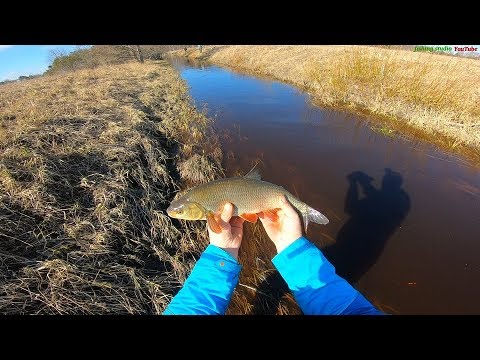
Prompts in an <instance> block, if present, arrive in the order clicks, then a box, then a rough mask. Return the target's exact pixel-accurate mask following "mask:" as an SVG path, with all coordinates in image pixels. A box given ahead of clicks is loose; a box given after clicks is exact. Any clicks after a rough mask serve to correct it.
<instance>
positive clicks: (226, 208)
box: [220, 203, 233, 223]
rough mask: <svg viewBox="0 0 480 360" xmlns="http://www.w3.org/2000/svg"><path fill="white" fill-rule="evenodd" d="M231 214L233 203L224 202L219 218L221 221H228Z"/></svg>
mask: <svg viewBox="0 0 480 360" xmlns="http://www.w3.org/2000/svg"><path fill="white" fill-rule="evenodd" d="M232 215H233V205H232V204H231V203H226V204H225V205H223V209H222V213H221V214H220V218H221V219H222V221H224V222H226V223H228V222H229V221H230V219H231V218H232Z"/></svg>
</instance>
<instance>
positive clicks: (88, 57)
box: [45, 45, 190, 74]
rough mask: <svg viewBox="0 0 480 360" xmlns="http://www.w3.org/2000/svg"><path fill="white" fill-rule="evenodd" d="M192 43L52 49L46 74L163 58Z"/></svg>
mask: <svg viewBox="0 0 480 360" xmlns="http://www.w3.org/2000/svg"><path fill="white" fill-rule="evenodd" d="M185 46H190V45H93V46H91V47H78V48H77V49H76V50H75V51H73V52H71V53H67V52H65V51H64V50H61V49H53V50H51V51H50V54H49V57H50V59H49V60H50V63H51V65H50V66H49V68H48V70H47V71H46V72H45V74H55V73H59V72H64V71H74V70H78V69H85V68H90V69H91V68H95V67H97V66H100V65H106V64H121V63H125V62H129V61H138V62H144V61H145V60H161V59H163V57H164V54H165V53H166V52H168V51H171V50H177V49H183V48H184V47H185Z"/></svg>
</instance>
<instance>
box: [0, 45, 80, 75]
mask: <svg viewBox="0 0 480 360" xmlns="http://www.w3.org/2000/svg"><path fill="white" fill-rule="evenodd" d="M57 48H60V49H65V50H66V51H68V52H70V51H72V50H75V48H76V46H75V45H0V81H3V80H6V79H9V80H12V79H16V78H18V77H19V76H21V75H33V74H40V73H43V72H44V71H45V70H47V69H48V65H50V63H49V59H48V54H49V51H50V50H52V49H57Z"/></svg>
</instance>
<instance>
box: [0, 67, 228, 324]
mask: <svg viewBox="0 0 480 360" xmlns="http://www.w3.org/2000/svg"><path fill="white" fill-rule="evenodd" d="M209 129H210V120H209V119H208V118H207V117H206V116H205V115H204V114H202V113H200V112H198V111H197V110H196V109H195V108H194V107H193V106H192V105H191V102H190V98H189V96H188V91H187V87H186V85H185V83H184V82H183V81H182V80H181V79H180V78H179V76H178V74H177V73H176V72H175V71H174V70H173V68H171V67H170V66H169V65H168V64H167V63H166V62H156V63H146V64H139V63H129V64H123V65H116V66H103V67H99V68H96V69H91V70H80V71H77V72H73V73H68V74H64V75H52V76H44V77H40V78H36V79H32V80H27V81H22V82H19V83H10V84H6V85H2V86H1V87H0V186H1V187H0V313H3V314H19V313H27V314H47V313H48V314H52V313H55V314H97V313H116V314H119V313H130V314H134V313H153V314H158V313H161V312H162V311H163V309H164V307H165V306H166V304H167V303H168V301H169V300H170V298H171V297H172V296H173V295H174V294H175V293H176V292H177V291H178V289H179V288H180V286H181V284H182V283H183V281H184V280H185V278H186V276H188V274H189V272H190V270H191V268H192V267H193V265H194V263H195V259H196V258H198V256H199V254H200V253H201V251H202V250H203V249H204V248H205V246H206V244H207V242H208V241H207V239H206V236H205V235H206V232H205V229H204V224H203V223H186V222H179V221H176V220H175V221H172V219H170V218H169V217H168V216H167V215H166V213H165V209H166V207H167V206H168V204H169V203H170V201H171V200H172V198H173V197H174V196H175V195H176V193H177V192H178V190H179V189H180V188H184V187H188V186H191V185H194V184H198V183H202V182H206V181H208V180H211V179H212V178H213V177H216V176H219V175H220V174H221V170H220V169H221V150H220V149H219V147H218V144H217V141H216V138H215V136H213V134H212V132H211V131H210V130H209Z"/></svg>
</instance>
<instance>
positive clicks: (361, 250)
mask: <svg viewBox="0 0 480 360" xmlns="http://www.w3.org/2000/svg"><path fill="white" fill-rule="evenodd" d="M347 180H348V182H349V188H348V191H347V195H346V197H345V212H346V213H347V214H349V215H350V218H349V219H348V221H347V222H346V223H345V225H344V226H343V227H342V228H341V229H340V231H339V232H338V234H337V239H336V243H335V244H334V245H332V246H330V247H328V248H327V249H325V250H324V253H325V256H326V257H327V258H328V259H329V260H330V261H331V262H332V263H333V265H334V266H335V268H336V270H337V274H339V275H340V276H342V277H343V278H345V279H346V280H348V281H349V282H351V283H355V282H357V281H358V280H359V279H360V278H361V277H362V275H363V274H365V273H366V272H367V271H368V269H370V267H371V266H372V265H374V264H375V262H376V261H377V259H378V258H379V256H380V254H381V252H382V249H383V247H384V246H385V243H386V242H387V240H388V239H389V237H390V236H391V235H392V233H393V232H394V231H395V229H396V228H397V227H398V226H400V224H401V223H402V221H403V220H404V218H405V217H406V215H407V214H408V212H409V210H410V197H409V196H408V194H407V193H406V192H405V190H403V189H402V182H403V179H402V176H401V175H400V174H399V173H397V172H395V171H392V170H391V169H385V174H384V176H383V179H382V186H381V188H380V189H376V188H375V187H374V186H373V185H372V181H373V180H374V179H373V178H372V177H370V176H368V175H367V174H365V173H364V172H361V171H355V172H353V173H351V174H349V175H348V176H347ZM359 188H360V189H361V190H362V192H363V194H364V198H362V199H361V198H360V193H359Z"/></svg>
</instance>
